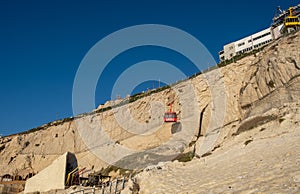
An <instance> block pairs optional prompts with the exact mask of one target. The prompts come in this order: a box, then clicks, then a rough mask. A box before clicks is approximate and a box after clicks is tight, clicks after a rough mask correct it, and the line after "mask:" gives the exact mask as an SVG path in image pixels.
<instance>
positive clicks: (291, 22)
mask: <svg viewBox="0 0 300 194" xmlns="http://www.w3.org/2000/svg"><path fill="white" fill-rule="evenodd" d="M289 12H290V13H289V16H287V17H286V18H284V26H285V27H287V28H288V27H296V26H300V21H299V18H298V17H297V16H294V15H293V9H292V8H289Z"/></svg>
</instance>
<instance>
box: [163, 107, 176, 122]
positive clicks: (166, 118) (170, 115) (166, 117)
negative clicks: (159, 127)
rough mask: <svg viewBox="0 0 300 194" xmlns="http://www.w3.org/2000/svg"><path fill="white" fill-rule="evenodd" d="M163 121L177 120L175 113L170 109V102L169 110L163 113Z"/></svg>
mask: <svg viewBox="0 0 300 194" xmlns="http://www.w3.org/2000/svg"><path fill="white" fill-rule="evenodd" d="M164 122H177V114H176V112H173V110H172V103H170V111H169V112H166V113H165V115H164Z"/></svg>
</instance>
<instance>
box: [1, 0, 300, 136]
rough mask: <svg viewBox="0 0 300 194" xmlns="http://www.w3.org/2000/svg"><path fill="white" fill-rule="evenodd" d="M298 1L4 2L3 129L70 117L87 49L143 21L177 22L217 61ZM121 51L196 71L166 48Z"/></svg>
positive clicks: (115, 71)
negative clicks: (231, 45) (234, 44)
mask: <svg viewBox="0 0 300 194" xmlns="http://www.w3.org/2000/svg"><path fill="white" fill-rule="evenodd" d="M296 4H299V1H289V0H272V1H258V0H253V1H235V0H229V1H196V0H194V1H182V0H172V1H158V0H151V1H145V0H139V1H135V0H131V1H114V0H112V1H90V0H88V1H76V0H75V1H71V0H68V1H56V0H51V1H48V0H44V1H38V0H35V1H33V0H27V1H22V0H19V1H17V0H6V1H5V0H3V1H0V59H1V61H0V65H1V70H0V88H1V95H0V107H1V111H0V121H1V122H0V134H2V135H8V134H13V133H18V132H21V131H25V130H28V129H31V128H34V127H37V126H39V125H42V124H45V123H48V122H50V121H53V120H56V119H58V118H64V117H70V116H72V87H73V81H74V77H75V75H76V71H77V68H78V67H79V65H80V62H81V61H82V59H83V57H84V56H85V54H86V53H87V52H88V51H89V49H90V48H91V47H92V46H93V45H94V44H95V43H97V42H98V41H99V40H101V39H102V38H104V37H105V36H107V35H109V34H110V33H112V32H114V31H117V30H120V29H122V28H125V27H129V26H132V25H138V24H164V25H169V26H173V27H176V28H179V29H182V30H184V31H186V32H188V33H190V34H191V35H193V36H195V37H196V38H197V39H198V40H200V41H201V42H202V43H203V44H204V45H205V46H206V48H207V49H208V50H209V51H210V52H211V54H212V55H213V57H214V58H215V60H216V61H218V54H217V53H218V51H219V50H221V49H222V46H223V45H224V44H226V43H229V42H231V41H234V40H237V39H239V38H242V37H244V36H247V35H249V34H251V33H254V32H256V31H259V30H261V29H264V28H266V27H268V26H269V25H270V24H271V22H272V17H273V16H274V14H275V10H276V7H277V6H278V5H280V6H281V7H282V8H283V9H286V8H288V7H289V6H292V5H296ZM151 49H152V50H151ZM149 53H151V56H149ZM123 55H124V56H123V58H122V56H120V59H119V61H120V60H122V61H123V62H124V63H126V64H127V66H128V65H130V64H132V63H136V62H138V61H139V60H137V59H140V60H145V59H158V60H159V59H160V60H165V61H168V62H170V63H174V64H175V65H178V66H180V64H183V63H184V64H187V65H186V67H185V73H186V75H191V74H193V73H195V69H194V68H193V66H192V65H189V62H188V61H187V60H186V59H185V58H184V57H179V56H178V55H176V54H174V53H173V52H171V51H164V50H161V48H156V49H155V48H140V49H133V50H130V51H128V52H126V53H125V54H123ZM137 56H138V57H137ZM115 63H116V64H115V66H111V67H110V69H107V72H109V73H108V75H109V76H107V77H106V78H105V77H104V78H103V79H104V81H105V82H107V83H108V87H107V88H105V87H104V88H97V91H96V99H95V103H96V104H101V103H104V102H105V101H106V100H109V98H110V93H111V91H110V85H111V83H113V82H114V79H116V78H117V77H118V75H119V73H120V71H121V70H122V68H123V69H124V68H125V69H126V67H125V66H122V67H121V68H119V67H118V60H116V62H115ZM144 87H145V86H144ZM98 90H101V91H102V93H101V94H100V93H99V92H98ZM139 90H142V86H141V87H140V88H138V89H136V91H139Z"/></svg>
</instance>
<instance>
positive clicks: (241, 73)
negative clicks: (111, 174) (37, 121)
mask: <svg viewBox="0 0 300 194" xmlns="http://www.w3.org/2000/svg"><path fill="white" fill-rule="evenodd" d="M299 45H300V33H299V32H297V33H296V34H292V35H289V36H287V37H283V38H281V39H279V40H276V41H274V42H272V43H271V44H270V45H269V46H267V47H266V48H265V49H263V50H262V51H261V52H258V53H256V54H254V55H251V56H247V57H245V58H243V59H241V60H239V61H237V62H235V63H231V64H229V65H227V66H225V67H222V68H217V69H215V70H212V71H209V72H207V73H203V74H200V75H198V76H196V77H194V78H191V79H189V80H186V81H184V82H181V83H178V84H176V85H174V86H172V87H171V88H167V89H165V90H163V91H158V92H153V93H152V94H149V95H145V97H143V98H140V99H137V100H135V101H133V102H131V103H127V102H129V101H130V100H127V101H126V99H125V100H121V101H118V102H110V103H108V104H106V105H104V106H101V107H99V108H98V109H96V110H95V111H94V112H93V113H90V114H86V115H83V116H78V117H76V118H72V119H65V120H63V121H56V122H53V123H50V124H48V125H45V126H42V127H40V128H39V130H36V131H33V132H28V133H24V134H19V135H12V136H8V137H4V138H2V139H1V140H0V175H5V174H10V175H19V176H22V177H23V178H25V177H26V176H28V175H30V173H37V172H39V171H40V170H42V169H43V168H45V167H46V166H47V165H49V164H50V163H51V162H52V161H53V160H54V159H55V158H57V157H58V156H59V155H61V154H63V153H65V152H66V151H69V152H73V153H75V154H76V157H77V159H78V163H79V166H81V167H87V168H93V169H96V170H97V169H101V168H105V167H107V166H108V165H117V166H119V167H121V168H126V169H131V168H141V169H142V168H144V167H146V166H151V165H156V164H157V163H158V162H160V161H170V160H174V159H176V158H178V156H179V155H181V154H184V153H185V154H186V153H191V152H192V154H193V155H195V156H196V157H195V158H194V159H193V161H192V162H189V163H186V164H182V163H178V162H175V163H166V165H165V166H164V167H162V168H160V169H163V170H164V169H167V171H163V172H164V173H165V176H166V177H167V176H171V177H173V176H176V177H175V178H173V179H172V180H171V181H169V182H166V181H167V179H164V180H165V185H167V186H166V188H165V189H166V190H163V188H161V189H162V190H159V189H158V188H159V187H158V188H156V189H158V190H157V193H161V192H166V191H168V189H170V188H173V187H174V186H175V185H176V184H177V183H176V182H177V181H179V182H180V180H183V179H185V177H182V176H189V173H190V174H193V171H194V172H198V171H199V173H200V171H201V172H202V169H204V171H205V172H207V174H211V176H216V177H218V176H217V175H216V174H214V173H217V172H218V169H220V170H222V169H223V170H224V173H225V172H228V174H227V175H228V176H235V175H236V176H248V175H246V174H247V171H249V173H250V171H251V168H255V165H256V163H255V165H254V164H251V165H249V166H248V168H245V169H243V168H242V166H243V165H246V166H247V165H248V163H247V161H250V160H251V158H252V159H256V160H259V158H263V156H262V154H263V153H264V152H265V151H264V149H262V148H263V147H265V146H266V147H268V149H267V150H266V153H267V154H268V155H269V158H268V159H266V160H267V161H270V162H271V161H272V158H273V157H279V158H281V157H283V158H284V157H285V156H286V154H288V153H291V154H297V153H296V152H295V150H296V149H297V148H298V147H299V144H298V143H296V142H299V140H300V139H299V133H298V130H297V129H298V122H299V117H298V115H299V114H298V113H299V110H298V108H299V104H298V102H299V98H300V95H299V94H300V91H299V89H300V77H299V76H300V54H299V53H300V46H299ZM170 102H174V103H173V104H174V107H173V108H174V110H175V111H176V112H177V113H178V116H179V121H180V123H178V124H176V125H175V124H170V123H167V124H165V123H163V113H164V111H165V107H166V106H167V104H169V103H170ZM112 106H113V107H114V108H112V109H111V108H110V107H112ZM104 110H105V111H104ZM99 126H101V130H100V131H99ZM282 134H288V137H290V138H291V142H289V141H290V139H289V138H288V137H284V138H286V139H285V140H283V136H282ZM294 136H296V137H294ZM99 137H101V138H100V139H99ZM103 137H106V138H103ZM271 137H273V139H269V138H271ZM297 138H298V139H297ZM268 139H269V141H270V142H272V143H268V141H267V140H268ZM256 140H257V142H259V143H258V144H254V143H253V142H256ZM258 140H261V141H258ZM284 142H287V147H286V149H288V150H286V149H284V150H282V149H281V147H280V146H285V144H284ZM273 143H278V145H276V146H274V148H273V149H271V148H272V146H273ZM248 144H249V145H256V146H254V147H250V146H247V145H248ZM245 146H247V149H244V150H243V148H244V147H245ZM293 146H295V147H293ZM297 146H298V147H297ZM124 148H125V149H124ZM248 148H249V149H248ZM274 149H278V156H275V155H274V153H273V152H274ZM241 150H242V151H241ZM250 152H251V154H249V155H243V154H245V153H250ZM242 153H243V154H242ZM272 154H273V155H272ZM296 156H299V154H298V155H293V156H292V157H290V158H289V160H288V162H289V163H293V160H296V159H297V157H296ZM231 157H232V158H231ZM197 158H200V159H197ZM299 158H300V157H298V159H299ZM240 159H241V163H240V164H239V163H238V162H237V161H239V160H240ZM298 159H297V161H298V162H299V160H298ZM206 160H208V161H210V164H209V165H208V164H206ZM256 160H255V161H256ZM132 161H135V162H132ZM218 161H224V165H225V164H226V165H227V164H228V165H227V167H226V169H224V168H225V167H224V168H222V167H220V165H221V164H220V163H218ZM234 161H235V162H234ZM295 163H296V161H295ZM267 164H268V162H266V163H264V164H257V165H258V166H259V165H261V166H260V168H259V169H261V170H262V171H263V169H264V168H263V167H266V165H267ZM280 164H281V163H280ZM185 165H186V167H185ZM210 165H211V166H210ZM241 165H242V166H241ZM253 165H254V166H253ZM282 166H284V164H283V163H282ZM290 166H291V167H290V168H294V167H296V166H295V165H290ZM235 167H236V168H241V171H243V170H244V173H241V174H242V175H238V174H239V173H237V174H235V173H234V172H231V171H230V170H229V169H231V168H233V169H234V168H235ZM278 168H279V167H278ZM155 169H156V168H154V170H150V171H144V172H142V173H141V174H140V175H138V176H137V177H138V178H137V180H138V183H139V184H140V187H141V190H142V191H143V189H144V192H146V193H147V192H148V191H150V190H151V189H150V188H152V186H153V183H155V180H157V181H158V182H157V184H156V186H157V185H160V184H159V182H160V181H162V182H164V181H163V180H161V179H160V178H159V176H160V174H161V173H162V172H161V171H157V170H155ZM177 169H183V170H184V171H185V172H187V173H186V174H183V175H180V170H177ZM196 169H197V170H196ZM210 169H211V170H210ZM231 170H232V169H231ZM273 170H274V173H275V172H277V170H278V169H277V167H274V169H273ZM204 171H203V172H204ZM290 171H292V169H288V170H286V172H285V173H283V174H287V172H290ZM188 172H189V173H188ZM263 172H264V173H267V171H263ZM225 174H226V173H225ZM227 175H226V176H227ZM201 176H205V173H204V174H203V173H201ZM249 176H251V175H249ZM272 176H273V175H272ZM295 176H296V175H295ZM180 177H181V178H180ZM177 178H178V179H177ZM252 178H253V180H254V179H255V175H253V176H252ZM273 178H274V177H273ZM191 179H192V180H190V181H191V182H192V183H191V184H190V182H188V181H187V182H186V181H183V182H184V184H185V185H189V184H190V185H194V186H195V185H197V183H198V181H200V180H198V179H197V177H196V176H194V175H193V176H191ZM241 179H242V180H244V179H243V178H241ZM262 179H263V178H262ZM270 179H271V178H270ZM147 180H151V181H152V182H151V181H150V182H149V181H147ZM187 180H189V179H187ZM204 180H205V181H203V182H204V183H205V184H206V185H208V186H209V187H211V188H213V187H215V188H216V185H218V183H216V180H215V182H214V181H213V180H210V179H209V178H208V177H207V178H206V179H204ZM229 180H230V181H231V182H235V181H238V179H236V178H232V179H229ZM229 180H228V181H227V182H230V181H229ZM239 180H240V179H239ZM251 180H252V179H251ZM274 180H276V181H279V179H277V178H276V177H275V178H274ZM220 181H221V177H220ZM266 181H267V180H266ZM276 181H275V182H276ZM200 182H201V181H200ZM225 182H226V181H225ZM231 182H230V184H231ZM275 182H274V184H275ZM251 184H252V182H251ZM253 184H254V183H253ZM220 185H223V186H224V185H225V183H223V184H220ZM177 186H178V184H177ZM253 186H255V184H254V185H253ZM298 186H299V185H298ZM167 187H169V188H167ZM209 187H207V188H209ZM230 187H231V188H232V187H235V186H233V185H232V184H231V185H230ZM147 188H148V189H150V190H147ZM182 188H185V187H184V186H183V187H182ZM195 188H199V187H197V186H195ZM201 188H202V187H201ZM203 188H204V187H203ZM298 188H299V187H298ZM152 189H154V188H152ZM189 189H190V187H189V186H186V189H185V190H187V191H188V190H189ZM176 191H180V190H174V192H176ZM195 191H197V189H196V190H195ZM220 191H221V190H220ZM223 191H224V190H223ZM236 191H237V190H236ZM216 192H218V190H216Z"/></svg>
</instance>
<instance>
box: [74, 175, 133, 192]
mask: <svg viewBox="0 0 300 194" xmlns="http://www.w3.org/2000/svg"><path fill="white" fill-rule="evenodd" d="M127 182H128V180H127V179H125V178H124V177H123V178H121V179H115V180H113V181H109V182H107V183H105V184H102V185H101V186H100V187H93V188H86V189H81V190H78V191H73V192H71V194H98V193H100V194H119V193H121V191H122V190H123V189H124V188H125V185H126V183H127Z"/></svg>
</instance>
